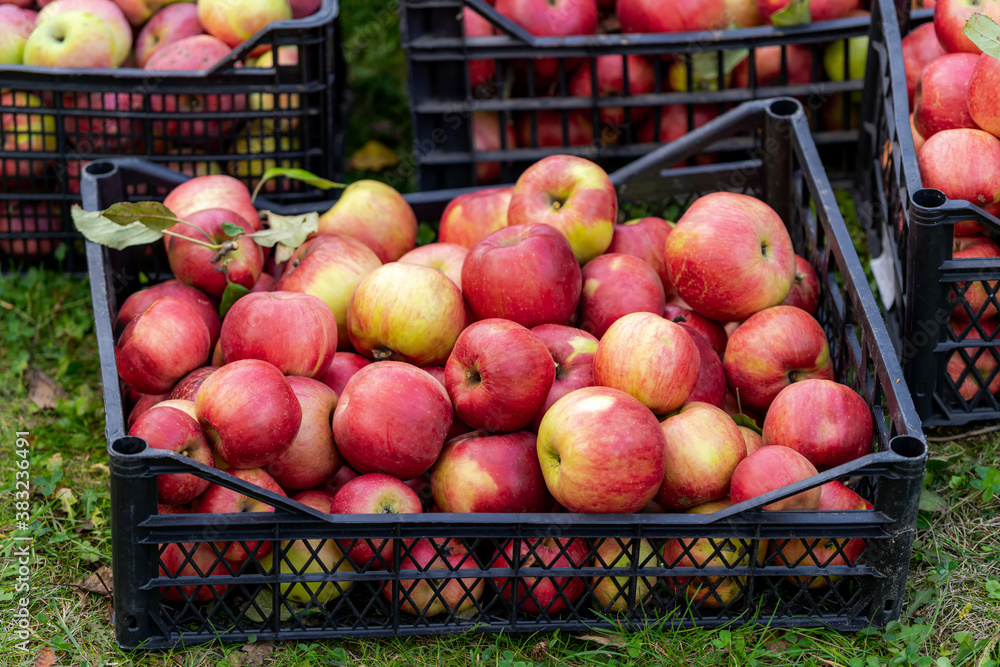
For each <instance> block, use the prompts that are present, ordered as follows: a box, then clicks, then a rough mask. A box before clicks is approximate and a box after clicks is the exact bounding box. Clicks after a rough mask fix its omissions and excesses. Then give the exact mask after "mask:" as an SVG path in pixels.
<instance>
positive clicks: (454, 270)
mask: <svg viewBox="0 0 1000 667" xmlns="http://www.w3.org/2000/svg"><path fill="white" fill-rule="evenodd" d="M468 254H469V250H468V248H465V247H464V246H460V245H458V244H456V243H428V244H427V245H425V246H420V247H419V248H414V249H413V250H411V251H410V252H408V253H406V254H405V255H403V256H402V257H400V258H399V259H398V260H397V261H398V262H402V263H403V264H419V265H421V266H429V267H431V268H432V269H437V270H438V271H440V272H441V273H443V274H444V275H446V276H448V277H449V278H451V281H452V282H453V283H455V284H456V285H458V289H462V266H463V265H464V264H465V256H466V255H468Z"/></svg>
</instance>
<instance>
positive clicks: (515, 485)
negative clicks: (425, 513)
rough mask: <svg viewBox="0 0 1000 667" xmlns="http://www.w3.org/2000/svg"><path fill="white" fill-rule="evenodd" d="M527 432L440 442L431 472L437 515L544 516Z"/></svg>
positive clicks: (545, 495)
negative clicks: (439, 512) (523, 514)
mask: <svg viewBox="0 0 1000 667" xmlns="http://www.w3.org/2000/svg"><path fill="white" fill-rule="evenodd" d="M535 452H536V443H535V436H534V435H533V434H531V433H528V432H527V431H517V432H516V433H505V434H502V435H490V434H488V433H486V432H485V431H473V432H472V433H466V434H465V435H460V436H458V437H457V438H455V439H454V440H450V441H448V442H447V443H445V446H444V449H442V450H441V456H440V457H439V458H438V460H437V463H436V464H434V468H433V470H432V472H431V492H432V493H433V494H434V502H435V503H436V504H437V507H438V509H439V510H440V511H442V512H514V513H519V512H548V511H549V510H550V509H552V496H551V495H550V494H549V491H548V488H546V486H545V479H544V478H543V477H542V469H541V466H540V465H539V463H538V455H537V454H536V453H535Z"/></svg>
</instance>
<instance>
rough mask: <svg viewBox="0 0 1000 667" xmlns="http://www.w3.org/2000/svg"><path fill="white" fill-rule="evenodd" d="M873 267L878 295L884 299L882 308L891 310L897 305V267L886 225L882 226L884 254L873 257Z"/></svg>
mask: <svg viewBox="0 0 1000 667" xmlns="http://www.w3.org/2000/svg"><path fill="white" fill-rule="evenodd" d="M871 267H872V275H873V276H875V284H876V285H878V293H879V295H880V296H881V297H882V306H883V307H884V308H885V309H886V310H890V309H891V308H892V306H893V304H894V303H896V266H895V264H894V263H893V261H892V251H891V250H890V249H889V234H888V233H887V231H886V228H885V225H883V226H882V254H881V255H879V256H878V257H872V261H871Z"/></svg>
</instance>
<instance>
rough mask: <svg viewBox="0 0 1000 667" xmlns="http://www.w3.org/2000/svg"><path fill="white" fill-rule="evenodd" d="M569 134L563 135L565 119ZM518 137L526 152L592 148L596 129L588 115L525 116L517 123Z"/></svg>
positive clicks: (541, 112) (544, 112) (539, 113)
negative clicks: (535, 148)
mask: <svg viewBox="0 0 1000 667" xmlns="http://www.w3.org/2000/svg"><path fill="white" fill-rule="evenodd" d="M564 114H565V118H566V126H565V130H566V134H565V135H564V134H563V116H564ZM517 136H518V139H519V140H520V145H521V147H523V148H527V147H529V146H536V147H538V148H558V147H562V146H590V145H591V144H593V143H594V125H593V123H591V121H590V117H589V116H588V115H587V114H586V112H584V111H577V110H571V111H566V112H559V111H548V110H545V109H542V110H539V111H537V112H525V113H522V114H521V115H520V116H519V117H518V120H517Z"/></svg>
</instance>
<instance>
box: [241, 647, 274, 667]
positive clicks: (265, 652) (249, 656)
mask: <svg viewBox="0 0 1000 667" xmlns="http://www.w3.org/2000/svg"><path fill="white" fill-rule="evenodd" d="M240 651H242V652H243V654H244V655H243V660H242V661H241V664H244V665H254V667H260V665H263V664H264V659H265V658H266V657H267V656H269V655H270V654H271V652H272V651H274V644H264V643H259V642H254V643H253V644H247V645H246V646H244V647H242V648H241V649H240Z"/></svg>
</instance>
